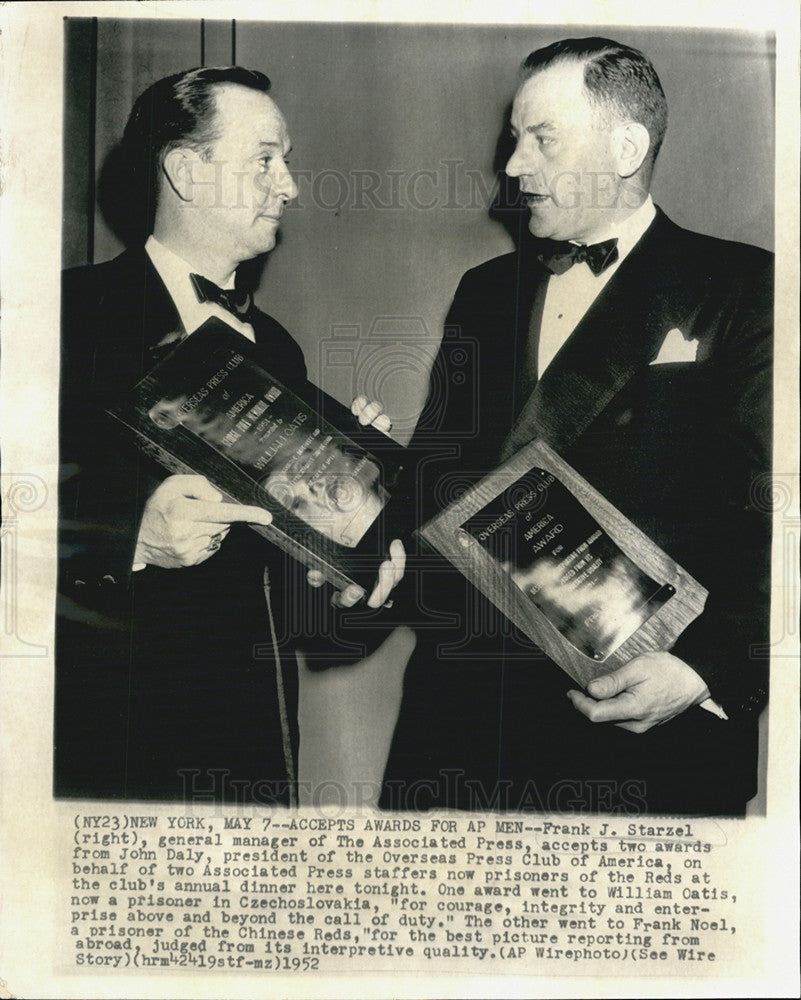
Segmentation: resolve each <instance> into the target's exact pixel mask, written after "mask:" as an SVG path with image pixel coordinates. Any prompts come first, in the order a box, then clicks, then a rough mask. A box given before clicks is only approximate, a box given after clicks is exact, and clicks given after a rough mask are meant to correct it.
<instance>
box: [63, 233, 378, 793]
mask: <svg viewBox="0 0 801 1000" xmlns="http://www.w3.org/2000/svg"><path fill="white" fill-rule="evenodd" d="M249 318H250V320H251V322H252V325H253V328H254V332H255V339H256V348H255V351H254V352H252V353H254V357H255V360H256V361H257V362H259V363H261V364H263V365H264V367H266V368H267V369H268V370H269V371H270V372H271V373H272V374H273V375H275V376H276V377H277V378H278V379H279V380H280V381H282V382H283V383H284V384H285V385H287V386H288V387H289V388H290V389H294V390H296V391H298V392H303V391H305V390H307V389H308V385H307V383H306V367H305V364H304V360H303V355H302V352H301V350H300V348H299V346H298V345H297V344H296V343H295V341H294V340H293V339H292V338H291V337H290V335H289V334H288V333H287V331H286V330H285V329H284V328H283V327H282V326H281V325H280V324H279V323H277V322H276V321H275V320H274V319H272V318H271V317H269V316H267V315H266V314H264V313H262V312H260V311H258V310H255V311H254V313H253V315H252V316H251V317H249ZM176 330H180V320H179V317H178V314H177V311H176V309H175V306H174V304H173V302H172V299H171V297H170V296H169V294H168V293H167V290H166V288H165V287H164V285H163V283H162V281H161V279H160V278H159V276H158V273H157V271H156V270H155V268H154V267H153V265H152V263H151V261H150V259H149V257H148V255H147V254H146V252H145V251H144V250H143V249H139V250H130V251H126V252H125V253H123V254H122V255H121V256H119V257H118V258H116V259H115V260H113V261H110V262H108V263H105V264H100V265H97V266H93V267H85V268H78V269H75V270H73V271H69V272H66V274H65V278H64V283H63V294H62V345H63V347H62V359H61V362H62V376H61V401H60V412H61V426H60V447H61V478H62V483H61V488H60V534H59V546H60V552H59V555H60V560H59V613H58V623H57V650H56V674H57V684H56V732H55V735H56V748H55V784H56V792H57V794H60V795H88V796H96V795H100V796H120V797H124V798H134V797H141V798H153V797H162V798H173V799H175V798H183V797H186V796H192V795H197V796H200V797H201V798H203V797H205V798H206V799H209V798H212V799H216V800H219V799H227V800H245V801H263V802H271V801H283V800H285V798H286V791H287V788H286V780H285V775H286V771H285V767H284V756H283V747H282V742H281V735H280V725H279V715H278V701H277V694H276V674H275V670H276V665H275V661H274V657H273V645H272V642H271V636H270V631H269V625H268V617H267V609H266V595H265V590H264V570H265V566H266V567H267V569H268V573H269V577H270V580H271V586H270V596H271V601H272V605H273V613H274V617H275V620H276V625H277V631H278V641H279V652H280V656H281V659H282V660H283V662H284V666H285V668H286V669H284V671H283V673H284V681H285V684H286V685H287V686H288V691H287V697H288V701H289V715H290V719H294V714H295V713H294V707H293V699H294V696H295V692H294V690H293V685H294V684H296V670H295V663H294V646H295V643H296V642H298V641H299V642H301V644H302V645H303V646H304V648H306V649H307V650H311V651H312V652H319V653H320V655H321V656H323V657H324V658H326V657H327V660H326V662H328V663H330V662H333V661H334V660H336V659H338V660H339V661H340V662H346V661H348V659H350V660H353V659H358V658H359V656H360V655H362V652H361V648H360V646H359V644H358V642H357V643H355V644H354V643H352V644H350V645H348V644H347V643H345V644H344V646H343V647H342V648H339V649H337V650H335V649H334V643H333V640H332V639H331V637H330V636H331V633H332V632H333V631H334V629H333V625H332V616H333V615H334V614H335V612H334V611H333V610H332V609H331V608H330V606H329V603H328V600H329V596H330V595H329V594H327V593H325V591H324V590H322V591H315V590H313V589H312V588H309V587H308V586H307V585H306V582H305V569H303V568H302V567H301V566H300V565H299V564H297V563H295V562H294V561H292V560H290V559H289V558H288V557H286V556H284V554H283V553H282V552H281V551H280V550H278V549H277V548H276V547H275V546H273V545H271V544H269V543H268V542H266V541H265V540H263V539H262V538H260V537H259V536H258V535H256V534H255V533H254V532H252V531H251V529H250V528H248V527H247V526H246V525H239V524H235V525H233V526H232V529H231V532H230V534H229V535H228V537H227V538H226V539H225V541H224V542H223V544H222V546H221V548H220V550H219V551H218V552H217V553H216V554H215V555H213V556H212V557H210V558H209V559H207V560H206V561H205V562H203V563H201V564H200V565H199V566H193V567H186V568H181V569H160V568H158V567H154V566H148V567H147V568H146V569H144V570H141V571H139V572H132V564H133V562H134V551H135V547H136V539H137V534H138V530H139V525H140V522H141V518H142V511H143V508H144V505H145V503H146V502H147V500H148V498H149V497H150V495H151V494H152V492H153V491H154V489H155V488H156V487H157V485H158V484H159V483H160V482H161V481H162V480H163V479H164V478H165V477H166V475H167V473H166V472H165V471H164V469H162V468H161V467H160V466H158V465H157V464H156V463H155V462H154V461H152V460H151V459H150V458H148V457H146V456H145V455H143V454H142V453H141V452H140V451H139V450H138V448H137V447H136V446H135V445H134V443H133V440H132V437H131V438H129V437H128V436H127V434H126V432H125V429H124V428H122V427H117V425H116V421H114V420H112V419H111V418H110V417H109V416H107V415H106V414H105V412H104V411H105V408H106V407H108V406H110V405H112V404H113V403H114V402H115V401H116V400H117V399H118V397H119V394H120V393H123V392H125V391H127V390H129V389H130V388H131V387H132V386H133V385H134V384H135V383H136V382H137V381H138V380H139V379H141V378H142V377H143V376H144V375H145V374H146V372H147V371H148V370H149V368H151V367H152V365H153V363H154V355H153V351H152V348H153V347H154V345H157V344H158V343H159V342H160V341H161V340H162V339H163V338H164V337H165V335H167V334H168V333H170V332H172V331H176ZM290 593H291V594H292V596H293V600H289V599H287V600H285V598H286V597H287V595H288V594H290ZM290 608H291V610H292V614H291V615H290V614H289V613H288V609H290ZM294 735H295V736H296V734H294Z"/></svg>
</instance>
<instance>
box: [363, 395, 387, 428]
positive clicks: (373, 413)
mask: <svg viewBox="0 0 801 1000" xmlns="http://www.w3.org/2000/svg"><path fill="white" fill-rule="evenodd" d="M383 409H384V407H383V406H382V405H381V404H380V403H379V402H378V401H377V400H373V401H372V402H371V403H368V404H367V406H365V407H364V409H363V410H362V411H361V413H360V414H358V417H359V423H360V424H362V426H366V425H367V424H371V423H372V422H373V421H374V420H375V418H376V417H377V416H378V414H379V413H381V412H383Z"/></svg>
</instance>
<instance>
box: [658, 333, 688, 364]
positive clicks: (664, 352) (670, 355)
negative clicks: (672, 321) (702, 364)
mask: <svg viewBox="0 0 801 1000" xmlns="http://www.w3.org/2000/svg"><path fill="white" fill-rule="evenodd" d="M697 353H698V341H697V340H687V338H686V337H685V336H684V334H683V333H682V332H681V330H679V328H678V327H676V326H674V327H673V329H672V330H670V331H669V332H668V335H667V336H666V337H665V339H664V340H663V341H662V346H661V347H660V348H659V354H657V356H656V357H655V358H654V360H653V361H652V362H651V364H652V365H669V364H673V363H675V362H677V361H695V356H696V354H697Z"/></svg>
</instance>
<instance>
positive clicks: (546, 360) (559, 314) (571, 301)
mask: <svg viewBox="0 0 801 1000" xmlns="http://www.w3.org/2000/svg"><path fill="white" fill-rule="evenodd" d="M655 216H656V209H655V208H654V203H653V201H652V200H651V196H650V195H648V197H647V198H646V200H645V201H644V202H643V203H642V205H640V207H639V208H637V209H636V210H635V211H634V212H632V214H631V215H630V216H629V217H628V218H627V219H624V220H623V222H621V223H619V224H618V225H617V226H615V227H613V228H612V229H610V230H609V231H608V232H606V233H604V234H602V235H600V236H598V237H594V238H593V241H592V242H593V243H602V242H603V241H604V240H609V239H612V238H613V237H616V238H617V254H618V258H617V260H616V261H615V263H614V264H612V265H611V266H610V267H608V268H607V269H606V270H605V271H603V273H601V274H597V275H596V274H593V273H592V271H591V269H590V266H589V264H587V263H586V262H585V261H582V262H581V263H576V264H574V265H573V266H572V267H570V268H569V269H568V270H567V271H565V272H564V274H552V275H551V276H550V278H549V279H548V288H547V291H546V293H545V305H544V307H543V311H542V323H541V325H540V339H539V347H538V350H537V372H538V374H539V375H542V373H543V372H544V371H545V369H546V368H547V367H548V365H549V364H550V363H551V362H552V361H553V359H554V358H555V357H556V354H557V352H558V351H559V349H560V348H561V347H562V344H564V342H565V341H566V340H567V338H568V337H569V336H570V334H571V333H572V332H573V331H574V330H575V329H576V327H577V326H578V325H579V323H580V322H581V320H582V319H583V318H584V316H585V314H586V313H587V311H588V310H589V308H590V306H591V305H592V304H593V302H594V301H595V300H596V298H597V297H598V296H599V295H600V293H601V291H602V290H603V289H604V288H605V287H606V283H607V282H608V281H609V280H610V279H611V277H612V275H613V274H614V273H615V271H617V269H618V268H619V267H620V265H621V263H622V262H623V260H624V259H625V258H626V257H627V256H628V254H629V253H630V251H631V250H632V249H633V247H634V245H635V244H636V243H637V241H638V240H639V239H640V238H641V237H642V235H643V234H644V233H645V230H646V229H647V228H648V227H649V226H650V225H651V223H652V222H653V220H654V217H655Z"/></svg>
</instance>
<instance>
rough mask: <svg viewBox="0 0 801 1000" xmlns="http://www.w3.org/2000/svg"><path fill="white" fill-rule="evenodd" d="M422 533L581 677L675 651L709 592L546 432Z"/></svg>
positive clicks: (581, 681) (583, 680) (584, 680)
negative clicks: (656, 653) (554, 445)
mask: <svg viewBox="0 0 801 1000" xmlns="http://www.w3.org/2000/svg"><path fill="white" fill-rule="evenodd" d="M418 534H419V535H420V536H421V537H422V538H423V539H425V541H426V542H427V543H428V544H430V545H431V546H433V547H434V548H435V549H436V550H437V551H439V552H440V553H441V554H442V555H443V556H445V558H446V559H448V560H449V561H450V562H451V563H453V565H454V566H455V567H456V568H457V569H458V570H460V571H461V573H463V574H464V576H465V577H467V579H468V580H469V581H470V582H471V583H472V584H473V585H474V586H475V587H477V588H478V590H480V591H481V593H482V594H484V596H485V597H487V598H488V599H489V600H490V601H492V603H493V604H494V605H495V606H496V607H497V608H498V609H499V610H500V611H502V612H503V613H504V614H505V615H506V616H507V618H509V619H510V620H511V621H512V622H513V623H514V624H515V625H516V626H517V627H518V628H519V629H521V631H522V632H524V633H525V634H526V635H527V636H528V637H529V638H530V639H531V640H532V641H533V642H534V643H536V644H537V645H538V646H539V647H540V648H541V649H543V650H544V651H545V652H546V653H547V654H548V656H549V657H550V658H551V659H552V660H553V661H554V662H555V663H557V664H558V665H559V666H560V667H561V668H562V669H563V670H564V671H565V672H566V673H568V674H569V675H570V676H571V677H572V678H573V679H574V680H575V681H577V682H578V683H579V684H581V685H582V686H584V687H586V685H587V683H588V682H589V681H590V680H592V678H593V677H598V676H600V675H602V674H608V673H611V672H612V671H613V670H616V669H617V668H618V667H620V666H621V665H622V664H624V663H626V662H627V661H628V660H630V659H632V657H634V656H637V655H638V654H639V653H643V652H646V651H647V650H668V649H670V647H671V646H672V645H673V643H674V642H675V641H676V639H677V638H678V636H679V635H680V634H681V633H682V632H683V631H684V629H685V628H686V627H687V625H689V624H690V622H691V621H693V620H694V619H695V618H697V617H698V615H699V614H700V613H701V611H702V610H703V608H704V604H705V602H706V598H707V591H706V590H705V589H704V588H703V587H702V586H701V584H699V583H698V581H697V580H695V579H694V578H693V577H692V576H690V574H689V573H687V572H686V570H684V569H682V567H681V566H679V565H678V564H677V563H676V562H675V561H674V560H673V559H671V558H670V556H668V555H667V554H666V553H665V552H663V551H662V549H660V548H659V547H658V546H657V545H655V544H654V543H653V542H652V541H651V540H650V539H649V538H648V537H647V536H646V535H645V534H644V533H643V532H642V531H640V530H639V528H637V527H635V525H633V524H632V523H631V521H629V519H628V518H626V517H624V515H623V514H621V513H620V511H619V510H617V508H616V507H614V506H613V505H612V504H611V503H609V501H608V500H606V499H604V497H602V496H601V494H600V493H598V491H597V490H595V489H593V487H592V486H590V484H589V483H588V482H587V481H586V480H585V479H583V478H582V477H581V476H580V475H579V474H578V473H577V472H576V470H575V469H573V468H572V467H571V466H570V465H568V464H567V462H565V461H564V460H563V459H562V458H560V457H559V455H557V454H556V452H555V451H553V450H552V449H551V448H550V447H549V446H548V445H547V444H545V442H544V441H539V440H538V441H533V442H532V443H531V444H529V445H527V446H526V447H525V448H524V449H523V450H522V451H520V452H518V453H517V454H516V455H515V456H514V457H513V458H511V459H510V460H509V461H508V462H506V463H505V464H504V465H503V466H501V467H500V468H499V469H497V470H495V471H494V472H492V473H491V474H490V475H488V476H485V477H484V479H482V480H481V481H480V482H479V483H477V484H476V485H475V486H474V487H472V488H471V489H470V490H468V491H467V493H465V495H464V496H463V497H461V498H460V499H459V500H457V501H456V502H455V503H453V504H451V505H450V506H449V507H447V508H446V509H445V510H443V511H442V512H441V513H440V514H438V515H437V516H436V517H434V518H432V520H430V521H429V522H428V523H427V524H425V525H424V526H423V527H422V528H420V529H418Z"/></svg>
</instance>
